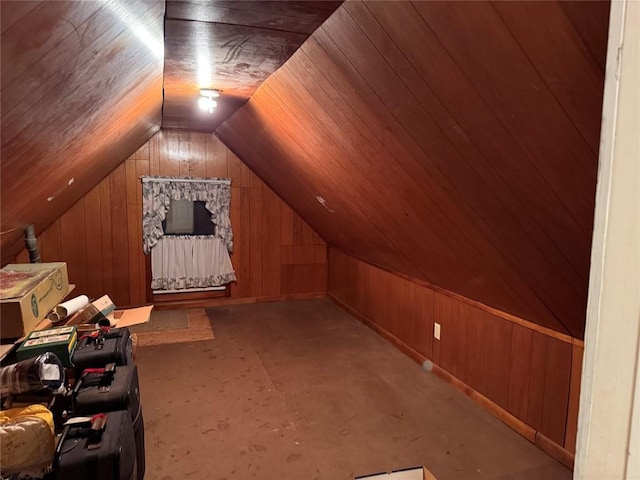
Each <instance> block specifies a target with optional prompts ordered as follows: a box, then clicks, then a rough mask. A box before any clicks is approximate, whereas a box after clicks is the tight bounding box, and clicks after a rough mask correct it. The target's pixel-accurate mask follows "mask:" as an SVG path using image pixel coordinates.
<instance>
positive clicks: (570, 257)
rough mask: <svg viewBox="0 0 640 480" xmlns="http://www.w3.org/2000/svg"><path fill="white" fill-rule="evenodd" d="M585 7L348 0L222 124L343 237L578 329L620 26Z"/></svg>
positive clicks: (301, 209) (233, 145) (293, 197)
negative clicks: (599, 46) (610, 38)
mask: <svg viewBox="0 0 640 480" xmlns="http://www.w3.org/2000/svg"><path fill="white" fill-rule="evenodd" d="M571 8H572V7H571V6H569V7H568V8H567V5H565V4H559V3H558V2H544V3H539V2H528V3H521V2H511V3H503V2H495V3H492V2H360V1H352V2H345V3H343V4H342V5H341V6H340V7H339V8H338V9H337V10H336V11H335V12H334V13H333V15H331V17H329V18H328V19H327V21H326V22H324V23H323V24H322V26H321V27H320V28H318V29H317V30H316V31H315V32H314V33H313V34H312V35H311V36H310V37H309V39H307V41H306V42H305V43H304V44H303V45H302V47H301V48H300V49H299V50H298V51H297V52H296V53H295V54H293V55H292V56H291V58H290V59H289V60H288V61H287V62H286V63H285V65H284V66H283V67H282V68H280V69H279V70H278V71H276V72H275V73H274V74H272V75H271V77H269V79H268V80H267V81H265V82H264V83H263V84H262V85H261V87H260V88H259V89H258V90H257V91H256V92H255V93H254V95H253V96H252V98H251V99H250V100H249V102H248V103H247V104H246V105H245V106H243V107H242V108H241V109H240V110H238V112H236V114H234V116H233V117H231V118H230V119H229V120H227V121H226V122H225V123H223V124H221V125H220V126H219V127H218V128H217V129H216V134H217V135H218V136H219V137H220V138H221V139H222V140H223V141H224V142H225V143H226V144H227V145H228V146H229V147H230V149H231V150H233V151H234V152H235V154H236V155H238V156H239V157H240V158H242V159H243V161H244V162H246V164H247V165H249V166H250V167H251V169H252V170H254V171H255V172H256V173H257V174H258V175H259V176H260V177H261V178H262V179H264V180H265V182H266V183H267V184H268V185H269V186H270V187H271V188H273V189H274V190H275V191H276V192H277V193H278V194H279V195H280V196H281V197H282V198H283V199H285V200H286V201H287V202H288V203H289V204H291V205H294V206H295V207H296V210H297V211H298V213H299V214H300V215H301V217H302V218H304V219H305V220H306V221H307V223H308V224H309V225H311V226H313V228H314V229H315V230H316V231H318V232H320V233H321V234H322V236H323V237H324V238H325V239H326V240H327V241H328V242H329V243H330V244H331V245H334V246H336V247H338V248H340V249H341V250H343V251H345V252H347V253H349V254H351V255H355V256H358V257H359V258H362V259H364V260H366V261H368V262H371V263H373V264H377V265H381V266H383V267H385V268H386V269H388V270H392V271H396V272H402V273H404V274H406V275H408V276H410V277H413V278H416V279H420V280H423V281H425V282H427V283H429V284H432V285H436V286H438V287H441V288H443V289H445V290H448V291H452V292H455V293H458V294H460V295H462V296H464V297H467V298H470V299H473V300H477V301H478V302H480V303H482V304H485V305H489V306H491V307H494V308H495V309H497V310H499V311H502V312H507V313H509V314H512V315H514V316H516V317H519V318H524V319H526V320H528V321H530V322H535V323H537V324H539V325H542V326H544V327H546V328H549V329H553V330H555V331H557V332H560V333H562V334H569V335H571V336H573V337H577V338H581V337H582V335H583V329H584V318H585V309H586V292H587V288H588V285H587V281H588V272H589V252H590V244H591V223H592V218H593V202H594V192H595V173H596V168H597V158H596V156H597V146H598V142H599V126H600V105H601V99H602V85H603V73H602V71H601V70H600V69H599V68H598V66H597V62H596V61H594V59H593V56H592V54H591V53H590V52H591V50H590V49H589V48H587V46H585V41H584V38H583V37H584V35H585V34H584V33H583V32H584V31H595V30H597V28H595V27H594V25H600V26H602V25H604V27H605V31H606V23H607V22H606V18H601V17H599V16H598V15H599V14H598V12H599V8H600V7H598V8H595V7H593V8H592V7H589V8H587V9H585V12H583V13H581V14H580V15H582V17H583V18H585V19H590V22H591V23H590V27H588V28H585V29H579V28H577V27H576V21H574V20H572V18H571V16H570V15H568V14H567V11H568V10H571ZM531 18H537V19H544V22H543V23H544V28H533V27H532V25H537V24H539V23H540V22H528V20H530V19H531ZM540 21H542V20H540ZM582 23H585V22H582ZM599 31H600V32H601V30H599ZM594 35H595V36H596V37H598V38H597V39H594V40H593V43H602V42H603V39H602V35H601V34H600V33H598V34H597V35H596V34H595V33H594ZM605 40H606V38H605ZM605 43H606V41H605ZM247 131H251V132H252V135H251V137H250V138H247V136H246V134H245V132H247ZM285 172H286V175H285ZM285 178H286V180H285ZM292 179H293V181H292ZM346 184H348V185H349V188H344V186H345V185H346ZM316 196H319V197H321V198H322V199H323V200H322V202H314V199H315V198H316ZM320 203H323V204H324V205H326V207H323V205H322V204H320ZM284 222H285V223H284V225H285V228H286V229H287V230H286V231H287V232H288V231H289V230H288V229H289V228H290V227H289V223H288V222H289V218H288V217H286V216H285V217H284ZM294 228H295V225H294ZM293 233H294V235H295V234H298V233H297V232H296V230H295V229H294V232H293ZM381 306H383V305H381ZM487 360H488V361H490V360H491V359H487ZM503 400H505V398H503ZM505 401H507V400H505Z"/></svg>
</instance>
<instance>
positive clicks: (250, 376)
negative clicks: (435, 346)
mask: <svg viewBox="0 0 640 480" xmlns="http://www.w3.org/2000/svg"><path fill="white" fill-rule="evenodd" d="M207 311H208V313H209V317H210V319H211V322H212V325H213V332H214V334H215V337H216V338H215V340H205V341H199V342H190V343H180V344H169V345H157V346H147V347H141V348H139V349H138V355H137V362H138V365H139V369H140V381H141V389H142V399H143V408H144V415H145V423H146V442H147V443H146V448H147V475H146V478H147V479H148V480H156V479H157V480H178V479H202V480H232V479H238V480H244V479H253V478H256V479H263V480H307V479H308V480H312V479H316V480H320V479H322V480H348V479H349V480H350V479H352V478H353V477H354V476H359V475H364V474H368V473H377V472H381V471H390V470H393V469H398V468H407V467H413V466H417V465H424V466H426V467H427V468H428V469H430V470H431V472H432V473H433V474H434V475H435V476H436V478H437V479H438V480H448V479H455V480H463V479H520V480H542V479H544V480H556V479H557V480H560V479H562V480H565V479H570V478H571V472H570V471H569V470H567V469H566V468H565V467H563V466H562V465H561V464H559V463H558V462H556V461H554V460H553V459H552V458H551V457H549V456H548V455H546V454H545V453H543V452H542V451H541V450H539V449H538V448H536V447H535V446H534V445H532V444H531V443H529V442H528V441H527V440H525V439H524V438H522V437H521V436H520V435H518V434H517V433H515V432H514V431H512V430H511V429H509V428H508V427H507V426H505V425H504V424H502V423H501V422H500V421H499V420H497V419H495V418H494V417H493V416H491V415H490V414H489V413H486V412H485V411H484V410H482V409H481V408H480V407H479V406H477V405H476V404H474V403H473V402H472V401H471V400H469V399H468V398H466V397H465V396H464V395H462V394H461V393H459V392H458V391H456V390H455V389H454V388H452V387H451V386H449V385H448V384H446V383H445V382H443V381H442V380H440V379H439V378H437V377H436V376H435V375H433V374H431V373H428V372H425V371H424V370H423V369H422V368H421V367H420V365H418V364H416V363H415V362H413V361H412V360H411V359H409V358H408V357H406V356H405V355H404V354H402V353H401V352H400V351H398V350H397V349H396V348H394V347H393V346H392V345H390V344H389V343H387V342H386V341H385V340H384V339H382V338H381V337H379V336H378V335H377V334H375V333H374V332H373V331H371V330H370V329H368V328H367V327H365V326H364V325H362V324H361V323H360V322H358V321H357V320H355V319H353V317H351V316H349V315H348V314H346V313H345V312H343V311H342V310H341V309H339V308H338V307H337V306H335V305H334V304H333V303H332V302H331V301H330V300H327V299H319V300H305V301H292V302H281V303H269V304H250V305H236V306H228V307H217V308H211V309H208V310H207Z"/></svg>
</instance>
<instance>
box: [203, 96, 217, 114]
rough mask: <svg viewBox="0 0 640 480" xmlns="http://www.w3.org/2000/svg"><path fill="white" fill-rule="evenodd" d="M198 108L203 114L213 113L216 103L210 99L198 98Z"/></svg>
mask: <svg viewBox="0 0 640 480" xmlns="http://www.w3.org/2000/svg"><path fill="white" fill-rule="evenodd" d="M198 106H199V107H200V109H201V110H204V111H205V112H209V113H213V109H214V108H216V107H217V106H218V102H216V101H215V100H213V99H211V98H207V97H200V99H199V100H198Z"/></svg>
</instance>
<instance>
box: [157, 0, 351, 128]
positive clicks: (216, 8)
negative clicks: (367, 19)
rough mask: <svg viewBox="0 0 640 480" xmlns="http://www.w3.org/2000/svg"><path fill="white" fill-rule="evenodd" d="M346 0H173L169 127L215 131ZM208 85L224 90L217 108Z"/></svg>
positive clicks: (168, 34)
mask: <svg viewBox="0 0 640 480" xmlns="http://www.w3.org/2000/svg"><path fill="white" fill-rule="evenodd" d="M340 3H341V2H335V1H333V2H329V1H328V2H299V1H287V2H270V1H267V2H259V1H236V2H228V1H215V0H189V1H169V2H167V15H166V20H165V49H166V50H165V76H164V93H165V96H164V106H163V119H162V126H163V128H172V129H185V130H198V131H205V132H212V131H213V130H214V129H215V128H216V127H217V126H218V125H219V124H220V123H222V122H224V121H225V120H226V119H227V118H229V117H230V116H231V115H232V114H233V113H234V112H235V111H236V110H237V109H239V108H240V107H242V105H244V103H245V102H246V101H247V100H248V99H249V97H250V96H251V95H252V94H253V92H254V91H255V90H256V89H257V88H258V87H259V86H260V84H261V83H262V82H263V81H264V80H266V79H267V77H268V76H269V75H271V73H273V72H274V71H275V70H276V69H278V68H279V67H280V66H281V65H282V64H283V63H284V62H285V61H286V60H287V59H288V58H289V57H290V56H291V54H292V53H293V52H294V51H295V50H296V49H297V48H298V47H299V46H300V45H301V44H302V43H303V42H304V40H305V39H306V38H307V37H308V35H309V34H310V33H311V32H313V31H314V30H315V29H316V28H318V26H319V25H320V24H321V23H322V22H323V21H324V20H325V19H326V18H327V17H328V16H329V15H330V14H331V12H332V11H333V10H335V9H336V8H337V7H338V5H340ZM201 88H212V89H216V90H220V91H221V95H220V97H218V98H217V99H216V101H217V103H218V106H217V108H216V109H215V111H214V112H213V113H211V114H209V113H208V112H203V111H202V110H200V109H199V108H198V105H197V102H198V99H199V95H200V89H201Z"/></svg>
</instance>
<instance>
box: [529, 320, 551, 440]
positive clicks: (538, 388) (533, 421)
mask: <svg viewBox="0 0 640 480" xmlns="http://www.w3.org/2000/svg"><path fill="white" fill-rule="evenodd" d="M546 371H547V337H546V336H544V335H542V334H541V333H538V332H533V338H532V341H531V371H530V372H529V406H528V413H527V423H528V424H529V425H531V426H532V427H533V428H535V429H536V430H540V428H541V427H542V411H543V400H544V377H545V373H546Z"/></svg>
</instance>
